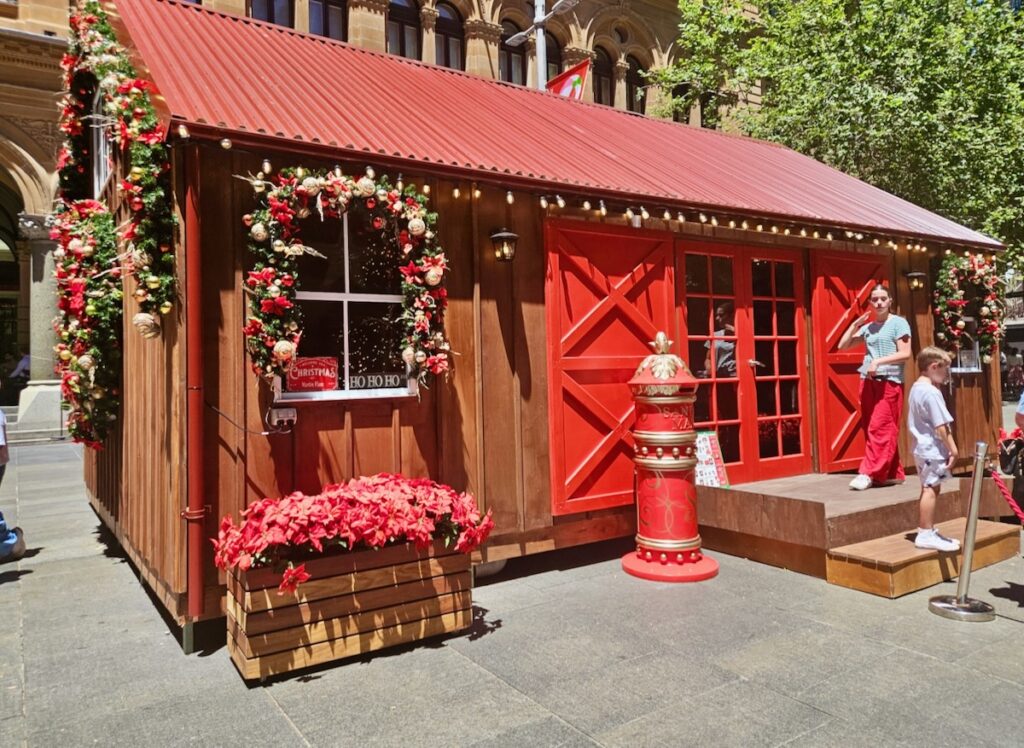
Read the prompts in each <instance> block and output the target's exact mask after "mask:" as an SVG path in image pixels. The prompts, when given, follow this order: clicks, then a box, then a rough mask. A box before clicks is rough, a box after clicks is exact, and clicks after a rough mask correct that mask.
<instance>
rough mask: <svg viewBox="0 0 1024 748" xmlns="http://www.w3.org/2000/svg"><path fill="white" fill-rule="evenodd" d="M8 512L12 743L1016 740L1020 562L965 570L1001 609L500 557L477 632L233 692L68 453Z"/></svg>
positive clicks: (582, 554)
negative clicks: (22, 549)
mask: <svg viewBox="0 0 1024 748" xmlns="http://www.w3.org/2000/svg"><path fill="white" fill-rule="evenodd" d="M12 452H13V462H12V465H11V466H10V467H9V468H8V473H7V477H6V478H5V479H4V481H3V483H2V484H0V510H3V511H4V512H5V514H6V515H7V516H8V518H10V519H12V520H13V521H17V522H20V523H21V524H22V525H23V526H24V527H25V530H26V537H27V539H28V545H29V548H30V549H32V550H33V555H31V556H30V557H28V558H26V559H24V560H23V561H21V562H19V563H18V564H6V565H0V620H2V621H3V623H4V628H3V631H2V632H0V748H7V746H22V745H28V746H47V747H48V746H55V745H59V746H62V747H63V746H78V745H96V744H99V745H104V746H107V745H110V746H121V745H124V746H146V747H147V748H149V747H150V746H164V745H168V746H176V745H181V744H184V743H197V744H200V745H212V746H222V745H246V746H263V745H267V746H310V745H315V746H335V745H340V746H367V745H373V746H402V747H403V748H405V747H407V746H421V745H422V746H439V745H444V746H529V747H530V748H533V747H534V746H630V747H631V748H632V747H633V746H658V745H664V746H689V745H701V746H705V745H709V746H716V745H722V746H761V745H764V746H777V745H787V746H843V748H848V747H850V746H871V747H872V748H875V747H876V746H881V745H886V746H888V745H907V746H936V745H954V744H960V745H972V746H973V745H994V746H1004V745H1005V746H1017V745H1020V743H1021V739H1020V732H1021V730H1020V728H1019V725H1020V715H1021V714H1022V713H1024V647H1022V646H1021V645H1020V642H1021V636H1022V634H1024V626H1022V625H1021V624H1022V622H1024V561H1022V560H1021V559H1020V558H1015V559H1012V560H1010V561H1006V562H1004V563H1002V564H998V565H996V566H992V567H988V568H986V569H983V570H980V571H978V572H976V573H975V574H974V578H973V580H974V581H973V585H972V591H971V592H972V595H973V596H975V597H980V598H982V599H985V600H986V601H988V602H991V603H993V604H994V605H995V606H996V608H997V611H998V614H999V618H998V619H997V620H996V621H995V622H993V623H989V624H962V623H957V622H953V621H948V620H945V619H942V618H938V617H937V616H934V615H932V614H930V613H929V612H928V611H927V600H928V598H929V597H930V596H932V595H936V594H940V593H949V592H952V591H953V590H954V589H955V584H944V585H940V586H937V587H934V588H932V589H930V590H924V591H922V592H920V593H916V594H914V595H909V596H906V597H903V598H900V599H898V600H885V599H882V598H877V597H874V596H871V595H866V594H863V593H858V592H854V591H852V590H846V589H842V588H838V587H832V586H829V585H827V584H826V583H825V582H823V581H821V580H818V579H813V578H811V577H806V576H803V575H800V574H795V573H793V572H788V571H785V570H782V569H776V568H773V567H769V566H762V565H759V564H755V563H752V562H749V561H746V560H743V559H738V558H733V557H729V556H725V555H722V554H715V555H716V557H717V558H718V560H719V562H720V563H721V573H720V575H719V576H718V577H717V578H716V579H714V580H711V581H708V582H704V583H700V584H695V585H669V584H656V583H651V582H645V581H641V580H638V579H634V578H632V577H629V576H627V575H625V574H623V573H622V571H621V569H620V566H619V556H620V555H621V554H622V553H623V552H625V551H626V550H628V548H629V545H630V544H629V542H628V541H626V542H622V543H605V544H599V545H595V546H590V547H587V548H581V549H573V550H570V551H566V552H561V553H557V554H546V555H544V556H540V557H534V558H530V559H519V560H515V561H512V562H510V564H509V567H508V568H507V569H506V571H504V572H503V573H501V574H499V575H497V576H495V577H492V578H489V579H481V580H479V581H478V587H477V589H476V590H475V591H474V604H475V620H474V625H473V627H472V628H471V629H470V631H469V632H467V633H463V634H460V635H455V636H451V637H448V638H445V639H441V640H435V641H432V642H429V643H427V644H425V645H421V646H409V647H403V648H399V649H395V650H391V651H386V652H381V653H377V654H376V655H374V656H368V657H364V658H358V659H355V660H352V661H350V662H349V663H347V664H345V665H343V666H325V667H320V668H316V669H312V670H309V671H307V672H305V673H302V674H299V675H295V676H291V677H283V678H279V679H276V680H271V681H268V682H266V683H264V684H262V685H253V686H250V685H247V684H245V683H244V682H243V681H242V680H241V678H239V676H238V674H237V672H236V670H235V668H234V666H233V665H232V664H231V662H230V659H229V658H228V656H227V652H226V649H225V648H224V647H223V646H222V645H215V646H213V647H212V648H211V649H209V650H207V651H204V652H203V653H201V654H200V655H196V656H190V657H186V656H185V655H184V654H183V653H182V651H181V648H180V646H179V642H178V640H177V639H176V637H175V632H172V631H171V630H169V629H168V627H167V624H166V623H165V620H164V619H163V618H162V617H161V614H160V612H159V610H158V608H157V607H156V605H157V604H156V603H155V602H154V600H153V598H152V597H151V596H150V595H149V594H148V593H147V591H146V589H145V587H144V586H143V585H142V583H141V582H140V581H139V579H138V577H137V576H136V574H135V571H134V569H133V568H132V566H131V565H130V564H129V563H127V561H126V559H125V558H124V556H123V554H121V552H120V550H119V549H118V548H117V547H116V545H113V546H111V545H108V543H109V542H110V541H109V534H106V533H102V532H101V531H100V522H99V520H98V519H97V518H96V516H95V514H94V513H93V512H92V510H91V509H90V508H89V506H88V504H87V502H86V501H85V498H84V495H85V494H84V488H83V486H82V483H81V458H80V450H79V448H77V447H73V446H70V445H67V444H57V445H46V446H24V447H17V448H15V449H13V450H12Z"/></svg>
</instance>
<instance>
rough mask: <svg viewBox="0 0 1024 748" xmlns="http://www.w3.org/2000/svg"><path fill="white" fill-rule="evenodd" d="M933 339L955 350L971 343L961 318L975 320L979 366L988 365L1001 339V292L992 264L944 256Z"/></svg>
mask: <svg viewBox="0 0 1024 748" xmlns="http://www.w3.org/2000/svg"><path fill="white" fill-rule="evenodd" d="M934 299H935V306H934V314H935V340H936V342H938V344H939V345H941V346H942V347H943V348H945V349H947V350H949V351H954V352H955V351H958V350H960V348H961V346H962V345H963V341H964V340H965V339H966V340H968V341H969V343H970V344H973V342H974V341H973V339H972V338H971V336H970V333H969V332H968V331H967V322H966V321H965V319H964V318H965V317H973V318H974V319H975V320H976V321H977V325H978V329H977V339H978V350H979V352H980V354H981V360H982V362H983V363H986V364H990V363H992V359H993V357H994V356H995V355H996V348H997V346H998V345H999V341H1000V340H1001V339H1002V338H1003V334H1004V326H1003V309H1004V299H1003V289H1002V287H1001V286H1000V280H999V276H998V274H997V273H996V267H995V264H994V263H992V262H989V261H988V260H986V259H985V258H984V256H982V255H980V254H979V255H971V256H969V257H963V256H961V255H956V254H952V253H950V254H947V255H946V256H945V257H944V258H943V261H942V266H941V267H940V268H939V275H938V279H937V280H936V283H935V292H934Z"/></svg>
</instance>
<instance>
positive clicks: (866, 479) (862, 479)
mask: <svg viewBox="0 0 1024 748" xmlns="http://www.w3.org/2000/svg"><path fill="white" fill-rule="evenodd" d="M850 488H851V489H853V490H854V491H863V490H865V489H868V488H871V476H870V475H864V474H863V473H861V474H858V475H857V476H856V477H855V478H854V479H853V480H852V481H850Z"/></svg>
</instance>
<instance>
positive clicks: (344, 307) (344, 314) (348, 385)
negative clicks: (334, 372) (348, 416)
mask: <svg viewBox="0 0 1024 748" xmlns="http://www.w3.org/2000/svg"><path fill="white" fill-rule="evenodd" d="M341 325H342V340H344V341H345V343H344V346H343V351H344V356H345V389H346V390H351V389H352V382H351V372H350V370H349V369H350V367H349V360H348V302H347V301H343V302H342V304H341Z"/></svg>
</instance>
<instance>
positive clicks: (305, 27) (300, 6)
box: [292, 0, 309, 34]
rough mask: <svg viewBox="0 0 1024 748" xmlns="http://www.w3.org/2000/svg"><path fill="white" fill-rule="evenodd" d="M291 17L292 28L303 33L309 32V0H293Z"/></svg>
mask: <svg viewBox="0 0 1024 748" xmlns="http://www.w3.org/2000/svg"><path fill="white" fill-rule="evenodd" d="M292 7H293V12H294V13H295V17H294V18H293V19H292V28H294V29H295V30H296V31H301V32H302V33H304V34H307V33H309V0H295V3H294V5H293V6H292Z"/></svg>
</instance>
